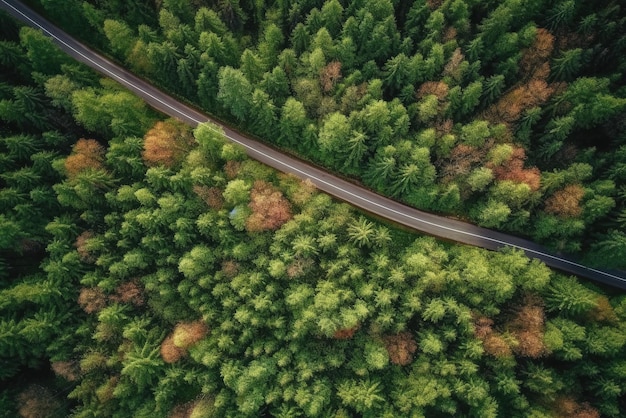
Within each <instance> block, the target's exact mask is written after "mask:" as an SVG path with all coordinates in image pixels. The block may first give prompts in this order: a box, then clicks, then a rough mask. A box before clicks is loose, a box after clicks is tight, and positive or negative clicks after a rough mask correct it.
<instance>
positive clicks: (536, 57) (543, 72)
mask: <svg viewBox="0 0 626 418" xmlns="http://www.w3.org/2000/svg"><path fill="white" fill-rule="evenodd" d="M553 48H554V36H552V35H551V34H550V32H548V31H547V30H545V29H542V28H539V29H537V36H536V38H535V42H534V43H533V45H532V46H531V47H530V48H528V49H526V50H525V51H524V54H523V56H522V59H521V60H520V72H521V76H522V77H523V78H524V80H526V81H524V82H523V83H521V84H520V85H518V86H517V87H515V88H513V89H512V90H511V91H509V92H508V93H506V94H505V95H503V96H502V97H501V98H500V100H498V102H497V103H495V104H494V105H492V106H490V107H489V108H488V109H487V111H486V113H485V118H486V119H487V120H489V121H491V122H493V123H500V122H504V123H512V122H515V121H517V120H518V119H519V118H520V116H521V115H522V113H523V112H524V111H526V110H528V109H531V108H533V107H535V106H539V105H542V104H544V103H545V102H546V101H547V100H548V99H549V98H550V97H552V95H553V94H554V93H555V92H556V90H557V88H556V87H557V86H554V85H549V84H548V83H547V81H546V79H547V78H548V76H549V75H550V56H551V55H552V50H553Z"/></svg>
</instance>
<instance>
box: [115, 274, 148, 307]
mask: <svg viewBox="0 0 626 418" xmlns="http://www.w3.org/2000/svg"><path fill="white" fill-rule="evenodd" d="M109 300H110V301H111V302H117V303H131V304H133V305H135V306H142V305H143V304H144V301H145V299H144V294H143V288H142V287H141V285H140V284H139V280H136V279H135V280H131V281H128V282H124V283H122V284H120V285H119V286H118V287H117V288H116V289H115V293H114V294H113V295H111V296H109Z"/></svg>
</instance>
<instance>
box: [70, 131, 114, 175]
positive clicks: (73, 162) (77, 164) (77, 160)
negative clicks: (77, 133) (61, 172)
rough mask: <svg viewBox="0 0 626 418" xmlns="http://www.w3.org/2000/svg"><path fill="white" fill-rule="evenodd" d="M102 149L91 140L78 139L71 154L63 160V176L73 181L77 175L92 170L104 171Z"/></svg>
mask: <svg viewBox="0 0 626 418" xmlns="http://www.w3.org/2000/svg"><path fill="white" fill-rule="evenodd" d="M103 162H104V147H102V145H100V144H99V143H98V142H97V141H95V140H93V139H79V140H78V141H77V142H76V144H74V146H73V147H72V154H71V155H70V156H68V157H67V158H66V159H65V164H64V168H65V175H67V177H68V178H69V179H74V178H76V177H77V176H78V174H79V173H81V172H83V171H85V170H88V169H92V170H102V169H104V164H103Z"/></svg>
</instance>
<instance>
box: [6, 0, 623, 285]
mask: <svg viewBox="0 0 626 418" xmlns="http://www.w3.org/2000/svg"><path fill="white" fill-rule="evenodd" d="M0 8H2V9H4V10H6V11H7V12H8V13H9V14H11V15H13V16H14V17H15V18H17V19H18V20H21V21H23V22H25V23H26V24H28V25H30V26H32V27H35V28H37V29H41V30H42V31H43V33H44V34H46V35H48V36H50V37H51V38H53V40H54V42H56V43H57V44H58V45H59V47H60V48H61V49H62V50H63V51H65V52H66V53H68V54H69V55H71V56H72V57H74V58H76V59H77V60H78V61H81V62H83V63H85V64H86V65H88V66H90V67H92V68H94V69H95V70H96V71H98V72H100V73H102V74H103V75H105V76H108V77H110V78H112V79H113V80H115V81H117V82H119V83H120V84H122V85H124V86H125V87H126V88H128V89H129V90H131V91H133V92H134V93H135V94H136V95H138V96H139V97H141V98H143V99H144V100H145V101H146V102H147V103H148V104H150V105H151V106H152V107H154V108H155V109H157V110H159V111H161V112H163V113H165V114H167V115H169V116H172V117H175V118H177V119H180V120H182V121H183V122H185V123H188V124H189V125H191V126H194V127H195V126H197V125H198V124H199V123H203V122H207V121H211V122H213V123H215V124H216V125H219V126H221V128H222V129H223V130H224V133H225V135H226V137H228V138H229V139H230V140H231V141H233V142H235V143H238V144H240V145H242V146H243V147H244V148H245V149H246V151H247V153H248V155H249V156H250V157H252V158H254V159H256V160H258V161H261V162H262V163H265V164H267V165H269V166H271V167H273V168H275V169H277V170H280V171H283V172H285V173H293V174H295V175H297V176H298V177H301V178H309V179H310V180H311V181H312V182H313V183H314V184H315V185H316V186H317V187H318V188H319V189H320V190H323V191H324V192H326V193H328V194H331V195H333V196H335V197H337V198H339V199H341V200H344V201H346V202H348V203H350V204H352V205H354V206H357V207H359V208H361V209H363V210H365V211H368V212H371V213H374V214H376V215H378V216H381V217H383V218H386V219H389V220H391V221H394V222H396V223H399V224H402V225H404V226H407V227H409V228H412V229H414V230H416V231H419V232H423V233H426V234H429V235H433V236H436V237H440V238H444V239H447V240H451V241H456V242H459V243H463V244H468V245H473V246H477V247H481V248H486V249H489V250H497V249H500V248H503V247H513V248H517V249H519V250H522V251H524V253H526V255H527V256H529V257H532V258H537V259H539V260H541V261H543V262H544V263H545V264H547V265H548V266H550V267H553V268H555V269H558V270H561V271H564V272H566V273H570V274H574V275H577V276H580V277H584V278H587V279H590V280H593V281H596V282H599V283H603V284H606V285H609V286H612V287H617V288H620V289H623V290H626V277H624V276H623V274H621V273H619V272H612V271H604V270H600V269H594V268H590V267H587V266H584V265H582V264H580V263H577V262H576V261H575V260H573V259H569V258H565V257H562V256H559V255H556V254H553V253H551V252H549V251H548V250H546V249H545V248H544V247H542V246H540V245H538V244H536V243H534V242H531V241H528V240H524V239H521V238H518V237H514V236H511V235H507V234H503V233H501V232H497V231H492V230H490V229H486V228H481V227H478V226H475V225H472V224H468V223H464V222H460V221H457V220H453V219H448V218H445V217H442V216H437V215H433V214H430V213H426V212H422V211H419V210H416V209H413V208H410V207H408V206H405V205H403V204H401V203H398V202H396V201H393V200H391V199H388V198H385V197H383V196H380V195H378V194H376V193H373V192H371V191H369V190H367V189H364V188H362V187H360V186H357V185H355V184H352V183H350V182H348V181H345V180H343V179H340V178H338V177H336V176H333V175H331V174H329V173H327V172H325V171H323V170H321V169H319V168H316V167H313V166H311V165H309V164H307V163H305V162H302V161H300V160H298V159H295V158H292V157H290V156H288V155H285V154H283V153H281V152H279V151H277V150H275V149H273V148H271V147H269V146H267V145H264V144H262V143H259V142H258V141H255V140H253V139H250V138H248V137H246V136H244V135H242V134H241V133H239V132H236V131H234V130H233V129H231V128H229V127H227V126H223V125H222V124H221V123H219V122H217V121H215V120H212V119H210V118H209V117H208V116H206V115H204V114H202V113H200V112H198V111H197V110H194V109H192V108H190V107H189V106H187V105H185V104H183V103H181V102H179V101H178V100H176V99H174V98H172V97H170V96H169V95H167V94H165V93H163V92H162V91H160V90H158V89H157V88H155V87H154V86H152V85H150V84H148V83H147V82H145V81H143V80H141V79H140V78H138V77H136V76H134V75H133V74H131V73H130V72H128V71H126V70H125V69H124V68H121V67H119V66H118V65H116V64H114V63H113V62H111V61H109V60H107V59H106V58H104V57H102V56H100V55H99V54H97V53H96V52H94V51H92V50H90V49H89V48H87V47H86V46H84V45H83V44H81V43H80V42H78V41H77V40H75V39H74V38H72V37H71V36H69V35H68V34H67V33H65V32H63V31H62V30H60V29H59V28H57V27H56V26H54V25H52V24H51V23H50V22H48V21H47V20H45V19H44V18H43V17H41V16H40V15H38V14H37V13H35V12H34V11H33V10H31V9H29V8H28V7H26V6H25V5H23V4H22V3H21V2H19V1H15V0H0Z"/></svg>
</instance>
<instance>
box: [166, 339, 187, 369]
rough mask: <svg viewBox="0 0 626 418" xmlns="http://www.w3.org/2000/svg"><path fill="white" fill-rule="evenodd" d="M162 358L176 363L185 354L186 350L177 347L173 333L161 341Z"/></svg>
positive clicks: (167, 361)
mask: <svg viewBox="0 0 626 418" xmlns="http://www.w3.org/2000/svg"><path fill="white" fill-rule="evenodd" d="M160 352H161V358H162V359H163V361H164V362H166V363H176V362H177V361H178V360H180V359H181V358H183V357H184V356H185V354H186V353H185V351H184V350H182V349H180V348H179V347H176V345H175V344H174V339H173V338H172V336H171V335H169V336H168V337H167V338H165V339H164V340H163V342H162V343H161V349H160Z"/></svg>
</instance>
